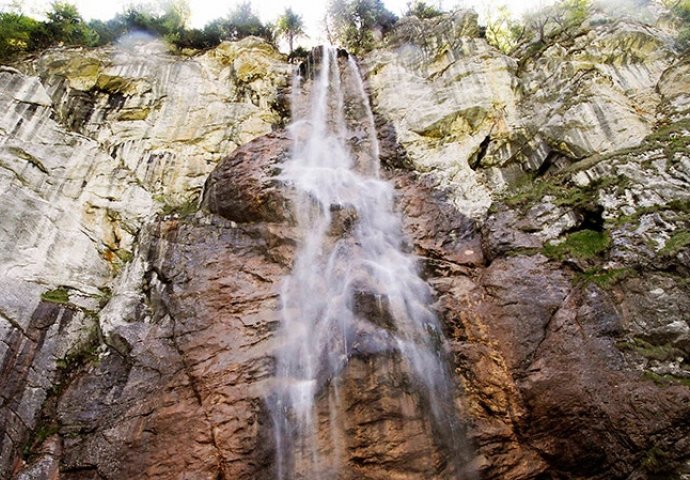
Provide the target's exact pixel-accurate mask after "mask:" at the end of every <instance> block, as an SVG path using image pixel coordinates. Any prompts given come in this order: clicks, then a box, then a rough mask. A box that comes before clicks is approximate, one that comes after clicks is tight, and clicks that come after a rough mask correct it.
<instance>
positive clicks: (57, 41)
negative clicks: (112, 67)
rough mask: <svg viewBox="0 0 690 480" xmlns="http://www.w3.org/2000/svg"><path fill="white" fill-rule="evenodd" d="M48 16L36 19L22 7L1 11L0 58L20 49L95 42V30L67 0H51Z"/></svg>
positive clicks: (31, 50)
mask: <svg viewBox="0 0 690 480" xmlns="http://www.w3.org/2000/svg"><path fill="white" fill-rule="evenodd" d="M46 17H47V20H45V21H38V20H35V19H33V18H31V17H28V16H26V15H24V14H23V13H22V12H21V9H19V8H17V7H14V8H13V11H7V12H0V60H5V61H6V60H11V59H13V58H15V57H16V56H17V55H19V54H21V53H27V52H33V51H36V50H38V49H41V48H46V47H50V46H53V45H69V46H71V45H86V46H93V45H96V44H97V43H98V34H97V32H96V31H94V30H93V29H92V28H91V27H89V25H88V24H87V23H86V22H84V19H83V18H82V17H81V15H80V14H79V11H78V10H77V7H75V6H74V5H73V4H71V3H68V2H58V1H56V2H53V3H52V4H51V9H50V10H49V11H48V12H46Z"/></svg>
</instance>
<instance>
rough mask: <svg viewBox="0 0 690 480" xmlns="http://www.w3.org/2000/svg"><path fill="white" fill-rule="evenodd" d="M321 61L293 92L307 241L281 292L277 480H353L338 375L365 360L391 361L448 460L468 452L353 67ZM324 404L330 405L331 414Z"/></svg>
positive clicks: (293, 165) (293, 164) (300, 212)
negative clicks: (416, 396)
mask: <svg viewBox="0 0 690 480" xmlns="http://www.w3.org/2000/svg"><path fill="white" fill-rule="evenodd" d="M319 53H320V57H321V58H320V61H318V62H315V63H314V64H312V65H311V66H310V68H309V70H313V71H315V72H316V73H314V74H313V79H308V80H304V81H303V79H302V78H301V77H300V76H296V78H295V82H294V84H293V105H292V109H293V122H292V124H291V126H290V133H291V135H292V138H293V140H294V143H293V151H292V155H291V157H290V159H289V160H288V161H286V162H285V163H284V164H283V165H282V173H281V174H280V177H279V179H280V180H281V181H282V182H283V183H284V184H285V185H286V186H288V188H290V190H291V192H292V198H293V203H294V210H295V216H296V219H297V223H298V226H299V227H300V231H301V232H302V236H303V237H302V243H301V245H300V248H299V251H298V254H297V257H296V260H295V264H294V267H293V271H292V274H291V275H290V276H289V277H288V278H286V280H285V282H284V285H283V288H282V292H281V300H282V321H283V323H282V327H281V331H280V332H279V345H280V346H279V348H278V352H277V358H276V361H277V375H276V377H277V378H276V387H275V389H274V391H273V395H272V397H271V398H270V399H269V405H270V408H271V412H272V418H273V426H274V432H275V441H276V451H277V454H276V456H277V458H276V475H277V477H278V478H279V479H280V480H282V479H293V478H313V479H321V478H349V477H347V476H346V475H344V474H343V475H341V474H340V472H342V471H343V470H344V469H345V468H346V467H345V465H344V464H343V462H346V461H347V458H345V455H344V454H343V452H344V451H345V450H344V448H346V447H344V446H343V445H342V443H343V436H342V435H339V434H337V433H336V432H337V431H338V428H341V429H342V427H339V425H342V424H343V419H340V418H338V416H339V415H341V413H339V412H340V409H339V408H337V405H338V403H339V402H340V396H341V392H340V387H339V385H340V381H341V380H340V376H341V375H342V374H343V372H345V371H346V370H347V368H348V364H349V362H350V361H351V359H352V358H354V357H357V356H359V357H362V356H364V357H366V356H370V355H389V356H391V355H392V356H395V358H396V359H397V363H399V364H400V369H401V370H402V371H404V372H406V375H407V377H408V378H409V379H410V382H411V383H414V385H415V387H414V388H416V390H418V391H419V396H420V399H421V401H422V402H423V403H424V406H423V407H422V408H425V409H426V411H427V412H428V415H427V416H428V417H429V422H430V424H432V425H433V428H434V430H435V437H437V439H441V441H443V442H445V443H446V444H447V445H446V447H447V448H448V449H449V451H450V455H449V456H453V455H455V456H457V455H456V453H457V452H453V450H454V449H455V450H457V449H458V448H460V445H461V443H462V438H461V437H462V435H461V434H460V433H459V431H458V428H457V425H458V422H457V420H456V415H455V408H454V406H453V400H452V399H453V393H452V386H451V385H452V383H451V382H450V380H449V375H448V373H447V369H446V366H445V362H444V354H443V337H442V334H441V332H440V329H439V325H438V322H437V319H436V317H435V315H434V313H433V312H432V310H431V309H430V307H429V305H430V302H431V295H430V289H429V287H428V286H427V285H426V284H425V283H424V281H423V280H422V279H421V278H420V277H419V275H418V271H417V266H416V260H415V258H414V257H412V256H411V255H409V254H407V253H405V251H404V248H403V247H404V244H405V242H404V237H403V235H402V228H401V222H400V218H399V215H398V214H396V213H395V212H394V208H393V207H394V192H393V188H392V186H391V185H390V184H389V183H387V182H386V181H384V180H382V179H380V178H379V176H378V173H379V172H378V171H379V158H378V148H379V147H378V143H377V140H376V131H375V126H374V120H373V115H372V112H371V109H370V107H369V103H368V99H367V97H366V94H365V91H364V87H363V85H362V80H361V76H360V73H359V70H358V67H357V64H356V63H355V61H354V59H353V58H352V57H350V56H349V55H347V54H346V53H345V52H344V51H339V50H337V49H335V48H332V47H323V49H322V50H321V52H318V51H315V55H316V56H318V55H319ZM303 83H304V84H309V85H303ZM365 304H366V305H371V304H373V305H374V308H373V309H372V308H365V307H364V306H363V305H365ZM372 311H373V312H375V313H374V314H373V315H372V313H371V312H372ZM326 391H327V392H328V393H325V392H326ZM319 401H322V402H327V406H326V407H325V412H326V413H325V414H324V408H321V409H320V410H319V408H318V406H317V403H318V402H319ZM324 424H327V425H328V427H329V428H324V427H323V425H324ZM324 431H327V432H330V433H326V434H324V433H323V432H324ZM451 463H452V462H451ZM458 471H459V470H458V468H456V467H455V466H453V465H451V466H450V467H447V472H450V473H448V474H447V475H446V476H444V477H443V478H460V477H459V475H458ZM453 472H454V473H453Z"/></svg>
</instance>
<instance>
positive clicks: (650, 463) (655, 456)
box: [641, 446, 669, 473]
mask: <svg viewBox="0 0 690 480" xmlns="http://www.w3.org/2000/svg"><path fill="white" fill-rule="evenodd" d="M668 457H669V455H668V453H667V452H666V451H665V450H663V449H662V448H660V447H658V446H654V447H652V448H650V449H649V450H648V451H647V453H646V454H645V457H644V458H643V459H642V463H641V466H642V468H643V469H645V470H646V471H647V472H649V473H663V472H665V471H666V470H667V468H668Z"/></svg>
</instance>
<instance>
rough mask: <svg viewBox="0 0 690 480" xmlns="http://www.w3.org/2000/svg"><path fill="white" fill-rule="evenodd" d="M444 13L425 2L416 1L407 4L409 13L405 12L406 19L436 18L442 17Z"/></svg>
mask: <svg viewBox="0 0 690 480" xmlns="http://www.w3.org/2000/svg"><path fill="white" fill-rule="evenodd" d="M442 14H443V12H442V11H441V10H439V9H438V8H436V7H434V6H433V5H428V4H427V3H425V2H422V1H419V0H416V1H415V2H414V3H412V2H407V11H406V12H405V16H406V17H413V16H414V17H417V18H421V19H424V18H434V17H438V16H439V15H442Z"/></svg>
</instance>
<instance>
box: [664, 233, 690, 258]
mask: <svg viewBox="0 0 690 480" xmlns="http://www.w3.org/2000/svg"><path fill="white" fill-rule="evenodd" d="M689 245H690V230H679V231H677V232H675V233H674V234H673V235H672V236H671V238H669V239H668V240H667V241H666V244H665V245H664V248H662V249H661V251H660V252H659V253H661V254H662V255H667V256H673V255H676V254H677V253H678V252H680V251H681V250H682V249H684V248H685V247H687V246H689Z"/></svg>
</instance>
